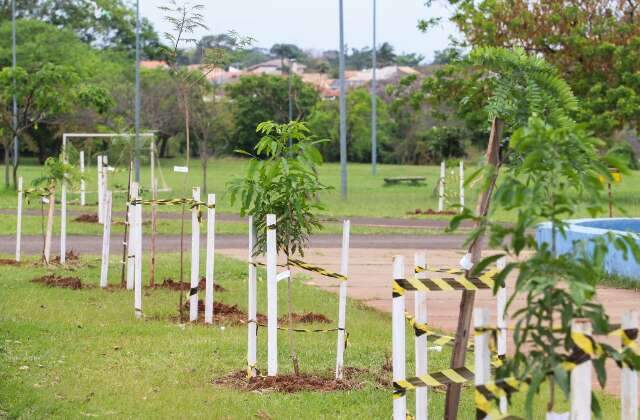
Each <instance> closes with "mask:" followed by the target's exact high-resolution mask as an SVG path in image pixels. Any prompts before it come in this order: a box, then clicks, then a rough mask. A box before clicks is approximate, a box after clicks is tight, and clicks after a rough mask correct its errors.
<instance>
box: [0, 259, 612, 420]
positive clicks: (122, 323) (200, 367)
mask: <svg viewBox="0 0 640 420" xmlns="http://www.w3.org/2000/svg"><path fill="white" fill-rule="evenodd" d="M159 261H160V263H159V278H161V279H162V278H164V277H166V276H172V277H174V278H175V277H176V276H177V273H176V267H177V257H176V256H175V255H163V256H162V257H161V258H159ZM114 263H115V260H114ZM98 270H99V261H98V260H97V259H95V258H90V259H84V258H83V259H82V260H81V264H80V265H77V266H75V267H69V268H68V269H66V270H64V269H61V268H53V269H47V268H44V267H42V266H39V265H36V264H35V263H34V262H33V260H31V262H28V263H25V265H23V266H22V267H19V268H16V267H11V266H0V288H2V290H3V293H2V297H1V298H0V417H8V418H81V417H107V416H109V417H114V418H202V417H209V418H212V417H213V418H229V419H236V418H239V419H242V418H262V419H268V418H273V419H275V418H302V417H303V418H313V419H315V418H358V419H359V418H363V419H371V418H389V416H390V415H391V406H392V403H391V401H392V399H391V393H390V389H389V387H388V385H385V384H381V381H380V379H379V378H380V377H383V378H386V379H389V378H390V373H389V372H388V371H387V370H384V369H383V365H384V364H385V360H387V358H388V357H389V355H390V351H391V340H390V337H391V331H390V326H391V320H390V317H389V315H388V314H383V313H380V312H377V311H374V310H372V309H369V308H367V307H365V306H363V305H362V304H359V303H357V302H354V301H351V302H349V304H348V310H347V330H348V331H349V332H350V343H351V345H350V347H349V348H348V349H347V353H346V364H347V366H351V367H358V368H360V369H362V373H360V374H359V375H358V376H357V377H356V378H355V381H356V382H357V383H358V384H360V386H361V387H360V388H359V389H353V390H348V391H340V392H329V393H321V392H303V393H297V394H283V393H276V392H266V393H259V392H245V391H242V390H237V389H230V388H226V387H221V386H216V385H213V384H212V383H211V382H212V380H213V379H214V378H218V377H221V376H223V375H226V374H228V373H230V372H234V371H238V370H241V369H244V368H245V363H246V356H245V355H246V327H243V326H227V327H226V328H224V329H222V328H221V326H219V325H216V326H213V327H204V326H202V325H179V324H177V323H176V322H175V321H173V320H171V317H173V316H175V315H176V314H177V299H178V295H177V292H170V291H166V290H157V289H154V290H146V291H145V293H144V296H143V305H144V313H145V320H143V321H137V320H135V319H134V316H133V308H132V305H133V296H132V293H131V292H127V291H123V290H120V289H109V290H107V291H104V290H101V289H99V288H97V287H95V286H96V285H97V283H98V281H97V279H98ZM52 272H55V273H58V274H62V275H72V276H78V277H80V278H81V279H82V280H83V282H85V283H87V284H89V285H90V286H94V287H92V288H86V289H83V290H69V289H58V288H47V287H44V286H42V285H39V284H34V283H31V282H30V280H31V279H33V278H34V277H37V276H42V275H44V274H49V273H52ZM216 273H217V281H218V282H219V283H220V284H221V285H222V286H224V287H225V288H226V289H227V291H225V292H221V293H217V294H216V299H219V300H221V301H223V302H225V303H227V304H238V305H239V307H241V308H242V309H243V310H244V309H246V304H245V302H246V280H245V279H246V264H243V263H240V262H237V261H234V260H230V259H226V258H223V257H217V259H216ZM261 277H264V275H263V273H261ZM285 287H286V285H285V284H282V285H281V286H280V291H279V298H280V299H279V309H280V313H281V314H283V313H284V312H285V311H284V308H285V296H286V293H285V290H286V289H285ZM265 295H266V292H265V282H264V281H260V282H259V303H258V311H259V312H261V313H265V311H266V308H265V302H264V297H265ZM293 301H294V310H295V311H296V312H303V311H314V312H318V313H322V314H324V315H326V316H327V317H329V318H330V319H332V320H335V317H336V313H337V299H336V296H335V295H333V294H330V293H327V292H323V291H320V290H318V289H316V288H313V287H311V286H306V285H304V284H303V283H302V282H300V281H294V283H293ZM316 326H318V327H324V326H325V324H319V325H316ZM407 337H408V343H407V350H408V352H407V360H409V361H410V360H412V359H413V354H412V352H413V351H412V349H413V345H412V344H411V342H410V341H409V337H410V335H409V334H407ZM264 340H265V334H264V331H260V332H259V355H258V360H259V366H258V367H259V368H261V369H264V368H265V360H266V354H265V353H266V345H265V344H266V343H265V341H264ZM286 343H287V341H286V335H285V334H284V333H280V337H279V344H280V347H279V352H280V354H279V362H280V369H281V372H290V371H291V368H290V363H289V362H288V359H287V353H288V349H287V345H286ZM296 343H297V346H298V352H299V354H300V358H301V367H302V370H303V372H306V373H315V374H320V375H327V376H330V375H331V374H332V371H333V367H334V363H335V359H334V358H335V336H334V335H330V334H301V335H297V337H296ZM448 357H449V352H448V351H444V352H441V353H440V352H430V353H429V358H430V360H429V364H430V370H431V371H435V370H438V369H442V368H444V367H446V366H447V364H448ZM407 372H413V366H412V364H411V363H409V364H408V367H407ZM409 395H410V396H409V399H410V400H409V402H408V407H410V409H411V411H413V404H414V403H413V400H412V395H411V393H410V394H409ZM443 400H444V394H443V393H441V392H431V393H430V403H429V411H430V413H429V414H430V418H434V419H439V418H442V409H443ZM601 403H602V405H603V412H604V413H617V412H618V410H619V402H618V401H617V400H616V399H615V398H612V397H608V396H603V397H602V399H601ZM472 404H473V403H472V394H471V389H470V388H465V391H464V393H463V400H462V404H461V413H460V418H461V419H468V418H473V417H474V412H473V405H472ZM565 406H566V405H565ZM543 407H544V405H543V403H542V401H539V402H537V403H536V413H535V418H536V419H541V418H544V416H543V414H542V413H543V411H544V409H543ZM521 408H522V401H521V400H520V399H519V398H516V399H515V405H514V409H513V412H514V413H520V412H521ZM558 408H560V407H558Z"/></svg>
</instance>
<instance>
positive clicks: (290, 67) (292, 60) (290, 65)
mask: <svg viewBox="0 0 640 420" xmlns="http://www.w3.org/2000/svg"><path fill="white" fill-rule="evenodd" d="M295 62H296V60H294V59H293V58H290V59H289V70H288V73H289V122H291V121H293V98H292V96H291V72H292V71H293V63H295ZM291 146H293V140H292V139H291V136H289V150H291Z"/></svg>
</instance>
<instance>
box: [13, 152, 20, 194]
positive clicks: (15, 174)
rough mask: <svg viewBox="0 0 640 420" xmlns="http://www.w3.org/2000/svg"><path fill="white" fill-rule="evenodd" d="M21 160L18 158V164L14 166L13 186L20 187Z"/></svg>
mask: <svg viewBox="0 0 640 420" xmlns="http://www.w3.org/2000/svg"><path fill="white" fill-rule="evenodd" d="M19 165H20V162H19V161H18V160H17V159H16V164H15V165H14V166H13V187H14V188H18V166H19Z"/></svg>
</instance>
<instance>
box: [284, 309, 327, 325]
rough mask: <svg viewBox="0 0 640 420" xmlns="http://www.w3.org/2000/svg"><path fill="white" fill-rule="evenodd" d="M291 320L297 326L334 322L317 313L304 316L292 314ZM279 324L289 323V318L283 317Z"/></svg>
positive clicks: (308, 313)
mask: <svg viewBox="0 0 640 420" xmlns="http://www.w3.org/2000/svg"><path fill="white" fill-rule="evenodd" d="M291 318H292V319H293V322H294V323H296V324H313V323H321V324H330V323H331V322H333V321H331V320H330V319H329V318H327V317H326V316H324V315H322V314H318V313H315V312H307V313H304V314H298V313H293V314H291ZM278 322H280V323H282V324H284V323H286V322H289V316H288V315H283V316H282V317H280V319H278Z"/></svg>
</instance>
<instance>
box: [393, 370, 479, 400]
mask: <svg viewBox="0 0 640 420" xmlns="http://www.w3.org/2000/svg"><path fill="white" fill-rule="evenodd" d="M473 377H474V374H473V371H472V370H471V369H469V368H468V367H461V368H454V369H444V370H441V371H438V372H433V373H428V374H426V375H421V376H414V377H410V378H405V379H398V380H396V381H393V396H394V398H399V397H402V396H404V395H405V394H406V392H407V391H408V390H413V389H416V388H421V387H425V386H429V387H437V386H446V385H449V384H463V383H465V382H468V381H470V380H473Z"/></svg>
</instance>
